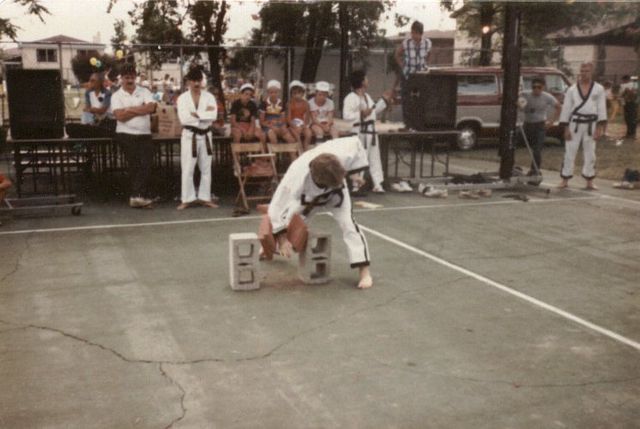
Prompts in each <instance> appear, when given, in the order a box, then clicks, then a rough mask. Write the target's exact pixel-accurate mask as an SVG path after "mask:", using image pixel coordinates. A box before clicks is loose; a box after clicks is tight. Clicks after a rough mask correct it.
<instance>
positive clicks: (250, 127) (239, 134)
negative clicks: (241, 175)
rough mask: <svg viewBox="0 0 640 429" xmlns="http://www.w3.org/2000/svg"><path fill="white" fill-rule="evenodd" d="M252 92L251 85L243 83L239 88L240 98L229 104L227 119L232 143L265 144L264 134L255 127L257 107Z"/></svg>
mask: <svg viewBox="0 0 640 429" xmlns="http://www.w3.org/2000/svg"><path fill="white" fill-rule="evenodd" d="M253 91H254V87H253V85H251V84H250V83H245V84H244V85H242V86H241V87H240V97H239V98H238V99H237V100H236V101H234V102H233V104H231V110H230V111H229V118H230V121H231V137H232V139H233V143H240V142H241V141H245V142H250V141H255V140H256V139H258V140H259V141H260V143H262V144H263V145H264V144H265V141H266V140H265V136H264V133H263V132H262V130H260V128H258V127H256V119H258V106H256V103H254V102H253V100H252V98H253Z"/></svg>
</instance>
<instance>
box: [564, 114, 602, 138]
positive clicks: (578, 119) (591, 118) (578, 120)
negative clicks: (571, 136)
mask: <svg viewBox="0 0 640 429" xmlns="http://www.w3.org/2000/svg"><path fill="white" fill-rule="evenodd" d="M597 120H598V115H593V114H591V115H585V114H582V113H574V114H573V116H572V117H571V121H572V122H573V123H575V124H576V126H575V128H574V132H576V133H577V132H578V125H579V124H589V135H591V132H592V128H593V123H594V122H596V121H597Z"/></svg>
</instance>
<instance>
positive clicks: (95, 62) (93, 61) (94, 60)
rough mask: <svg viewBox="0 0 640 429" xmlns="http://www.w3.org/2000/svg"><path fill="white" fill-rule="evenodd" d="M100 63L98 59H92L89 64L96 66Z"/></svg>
mask: <svg viewBox="0 0 640 429" xmlns="http://www.w3.org/2000/svg"><path fill="white" fill-rule="evenodd" d="M97 63H98V60H97V59H96V57H91V59H90V60H89V64H91V65H92V66H95V65H96V64H97Z"/></svg>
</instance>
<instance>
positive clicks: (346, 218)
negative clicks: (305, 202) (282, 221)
mask: <svg viewBox="0 0 640 429" xmlns="http://www.w3.org/2000/svg"><path fill="white" fill-rule="evenodd" d="M339 201H340V200H339V197H337V196H334V197H332V198H331V200H329V203H327V205H325V206H323V207H318V208H316V209H314V210H312V211H311V213H309V215H308V216H307V217H306V218H304V221H305V223H307V224H308V223H309V221H310V220H311V218H312V217H313V215H314V214H316V213H320V212H323V211H326V212H329V213H331V215H332V216H333V218H334V219H335V220H336V222H338V226H339V227H340V229H341V230H342V239H343V240H344V244H346V245H347V254H348V255H349V263H350V264H351V268H357V267H363V266H367V265H369V261H370V260H369V245H368V244H367V239H366V238H365V236H364V233H363V232H362V230H361V229H360V227H359V226H358V224H357V223H356V221H355V219H354V218H353V214H352V212H351V198H350V197H349V192H348V191H347V190H346V189H345V191H344V199H343V200H342V205H341V206H340V207H334V206H335V205H336V204H337V203H338V202H339Z"/></svg>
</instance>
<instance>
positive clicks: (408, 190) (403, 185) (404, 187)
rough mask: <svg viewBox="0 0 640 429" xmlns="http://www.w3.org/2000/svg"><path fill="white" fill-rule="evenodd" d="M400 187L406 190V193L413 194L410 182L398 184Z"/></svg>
mask: <svg viewBox="0 0 640 429" xmlns="http://www.w3.org/2000/svg"><path fill="white" fill-rule="evenodd" d="M398 185H400V187H401V188H402V189H404V191H405V192H413V188H412V187H411V185H410V184H409V182H407V181H405V180H403V181H401V182H400V183H398Z"/></svg>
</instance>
